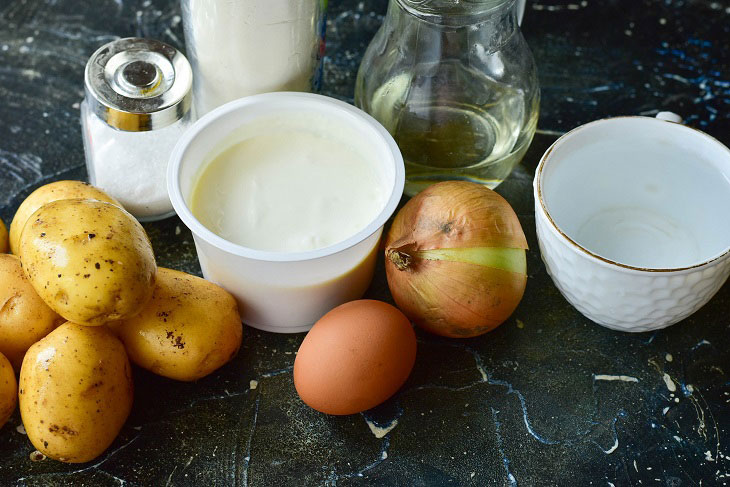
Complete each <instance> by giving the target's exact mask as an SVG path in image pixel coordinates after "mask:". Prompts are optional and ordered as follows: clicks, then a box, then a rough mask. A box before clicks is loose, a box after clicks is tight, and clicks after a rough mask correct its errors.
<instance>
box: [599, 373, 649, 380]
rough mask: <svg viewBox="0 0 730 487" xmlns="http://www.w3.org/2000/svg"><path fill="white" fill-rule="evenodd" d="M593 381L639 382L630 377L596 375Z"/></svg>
mask: <svg viewBox="0 0 730 487" xmlns="http://www.w3.org/2000/svg"><path fill="white" fill-rule="evenodd" d="M593 380H606V381H621V382H639V379H637V378H636V377H631V376H630V375H605V374H594V375H593Z"/></svg>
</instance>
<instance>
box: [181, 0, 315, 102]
mask: <svg viewBox="0 0 730 487" xmlns="http://www.w3.org/2000/svg"><path fill="white" fill-rule="evenodd" d="M323 3H324V2H321V0H296V1H293V0H236V1H219V0H183V24H184V28H185V40H186V45H187V51H188V52H187V53H188V57H189V58H190V61H191V64H192V66H193V71H194V81H193V94H194V103H195V108H196V110H197V115H198V116H201V115H203V114H205V113H207V112H209V111H210V110H212V109H214V108H216V107H218V106H220V105H222V104H224V103H227V102H229V101H232V100H235V99H237V98H241V97H243V96H248V95H254V94H257V93H265V92H270V91H310V90H311V88H312V82H313V77H314V76H315V72H316V71H317V69H318V64H319V60H320V59H319V58H320V56H319V55H318V53H319V49H320V42H321V40H322V36H323V30H324V23H323V22H322V19H323V12H322V10H323V6H322V4H323Z"/></svg>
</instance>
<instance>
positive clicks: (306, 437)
mask: <svg viewBox="0 0 730 487" xmlns="http://www.w3.org/2000/svg"><path fill="white" fill-rule="evenodd" d="M385 7H386V1H385V0H363V1H357V0H333V1H331V2H330V8H329V19H330V20H329V23H328V32H327V37H328V41H327V44H328V45H327V51H328V55H327V58H326V63H325V85H324V93H325V94H328V95H332V96H335V97H337V98H341V99H344V100H348V101H351V100H352V93H353V87H354V79H355V73H356V69H357V66H358V63H359V60H360V58H361V56H362V54H363V51H364V49H365V47H366V46H367V44H368V42H369V40H370V38H371V37H372V35H373V34H374V33H375V31H376V30H377V28H378V26H379V25H380V23H381V21H382V18H383V14H384V12H385ZM523 31H524V32H525V35H526V37H527V40H528V42H529V44H530V46H531V47H532V49H533V52H534V54H535V57H536V59H537V63H538V68H539V70H540V81H541V85H542V109H541V117H540V122H539V127H538V135H537V136H536V138H535V141H534V143H533V145H532V147H531V149H530V151H529V152H528V154H527V156H526V157H525V159H524V161H523V163H522V165H521V166H520V167H519V168H518V169H517V170H516V171H515V172H514V173H513V174H512V176H511V177H510V178H509V179H508V180H507V181H506V182H505V183H504V184H503V185H502V186H500V188H499V192H500V193H502V194H503V195H504V196H505V197H506V198H507V199H508V200H509V201H510V203H512V205H513V206H514V207H515V209H516V211H517V213H518V214H519V216H520V219H521V221H522V224H523V226H524V229H525V232H526V234H527V237H528V241H529V244H530V247H531V249H532V250H530V252H529V255H528V267H529V279H528V286H527V291H526V294H525V298H524V300H523V301H522V303H521V305H520V307H519V308H518V309H517V311H516V312H515V314H514V316H513V317H512V318H510V319H509V320H508V321H507V322H506V323H504V324H503V325H502V326H501V327H500V328H498V329H497V330H495V331H493V332H491V333H489V334H487V335H485V336H482V337H479V338H475V339H471V340H448V339H442V338H438V337H434V336H430V335H427V334H425V333H422V332H419V333H418V339H419V352H418V358H417V362H416V366H415V369H414V371H413V374H412V376H411V378H410V379H409V380H408V382H407V384H406V385H405V386H404V387H403V389H402V390H401V391H400V393H398V394H397V395H396V396H395V397H394V398H393V399H391V400H389V401H388V402H387V403H385V404H384V405H382V406H380V407H378V408H376V409H375V410H372V411H368V412H366V413H363V414H361V415H353V416H348V417H328V416H325V415H322V414H319V413H317V412H315V411H313V410H311V409H309V408H308V407H307V406H305V405H304V404H303V403H302V402H301V401H300V400H299V398H298V397H297V395H296V392H295V390H294V387H293V383H292V373H291V372H292V364H293V361H294V356H295V355H294V354H295V352H296V350H297V348H298V346H299V344H300V343H301V340H302V338H303V335H302V334H298V335H288V336H287V335H275V334H270V333H264V332H259V331H256V330H254V329H251V328H245V331H244V345H243V348H242V349H241V353H240V354H239V355H238V357H237V358H236V359H235V360H234V361H233V362H232V363H230V364H228V365H227V366H225V367H224V368H222V369H221V370H219V371H218V372H216V373H214V374H213V375H212V376H210V377H207V378H205V379H203V380H201V381H199V382H197V383H195V384H184V383H176V382H173V381H170V380H166V379H163V378H159V377H156V376H153V375H151V374H149V373H147V372H145V371H142V370H139V369H136V370H135V376H134V379H135V386H136V397H135V406H134V409H133V412H132V415H131V416H130V418H129V420H128V422H127V424H126V426H125V427H124V429H123V430H122V432H121V434H120V436H119V438H118V439H117V440H116V441H115V442H114V444H113V445H112V446H111V447H110V448H109V450H108V451H107V452H106V453H105V454H104V455H102V456H101V457H100V458H98V459H97V460H95V461H94V462H92V463H90V464H85V465H65V464H62V463H58V462H55V461H52V460H44V461H40V462H33V461H31V459H30V455H31V453H32V452H33V451H34V448H33V446H32V445H31V444H30V442H29V441H28V439H27V437H26V436H25V435H24V434H23V431H22V428H21V423H20V416H19V414H18V413H17V412H16V414H15V415H14V416H13V417H12V418H11V420H10V421H9V422H8V424H6V425H5V426H4V427H3V428H2V429H0V485H102V486H106V485H109V486H113V485H130V486H133V485H206V486H207V485H530V486H531V485H560V486H564V485H603V486H611V485H614V486H619V485H666V486H672V487H676V486H680V485H681V486H685V485H687V486H691V485H703V486H708V485H724V484H725V483H726V482H728V481H730V407H729V406H728V404H729V403H730V376H728V372H730V354H729V353H728V350H729V349H730V334H729V333H728V327H730V285H726V286H724V287H723V288H722V289H721V290H720V292H719V293H718V294H717V295H716V296H715V298H714V299H713V300H712V301H711V302H710V303H709V304H708V305H706V306H705V307H704V308H702V309H701V310H700V311H699V312H698V313H696V314H695V315H693V316H692V317H690V318H689V319H687V320H685V321H683V322H681V323H679V324H677V325H674V326H672V327H670V328H668V329H665V330H662V331H658V332H653V333H644V334H626V333H619V332H614V331H610V330H607V329H605V328H602V327H600V326H598V325H596V324H594V323H592V322H590V321H589V320H587V319H586V318H584V317H583V316H582V315H580V314H579V313H578V312H577V311H575V310H574V309H573V308H572V307H571V306H570V305H569V304H568V303H567V302H566V301H565V300H564V299H563V297H562V296H561V295H560V294H559V292H558V291H557V289H556V288H555V287H554V286H553V284H552V282H551V281H550V279H549V277H548V276H547V274H546V272H545V268H544V266H543V264H542V262H541V260H540V256H539V251H538V250H537V242H536V238H535V231H534V212H533V201H532V190H531V182H532V174H533V172H534V168H535V166H536V164H537V161H538V159H539V157H540V155H541V154H542V153H543V151H544V150H545V149H546V148H547V147H548V146H549V144H550V143H552V142H553V141H554V140H555V138H556V137H557V136H559V135H560V134H562V133H563V132H565V131H567V130H569V129H571V128H573V127H575V126H577V125H579V124H581V123H585V122H588V121H591V120H595V119H598V118H603V117H607V116H613V115H627V114H645V115H653V114H655V113H656V112H657V111H659V110H671V111H675V112H677V113H680V114H682V115H683V116H684V117H685V120H686V123H688V124H689V125H691V126H694V127H696V128H699V129H702V130H704V131H706V132H707V133H709V134H710V135H713V136H714V137H716V138H718V139H719V140H720V141H722V142H724V143H725V144H726V145H727V144H730V116H729V115H728V113H730V45H729V44H730V2H728V1H727V0H722V1H720V0H716V1H710V0H602V1H596V0H583V1H580V0H575V1H566V0H549V1H535V0H528V8H527V12H526V16H525V22H524V25H523ZM117 36H120V37H126V36H144V37H152V38H158V39H161V40H163V41H166V42H169V43H171V44H173V45H175V46H177V47H180V48H182V47H183V36H182V25H181V22H180V14H179V5H178V3H177V2H175V1H172V0H144V1H142V0H98V1H94V2H82V1H78V0H14V1H10V0H4V1H3V2H0V216H1V217H2V218H3V220H5V222H6V223H9V222H10V220H11V218H12V215H13V213H14V211H15V209H16V208H17V206H18V204H19V203H20V201H22V199H23V198H24V197H25V196H26V195H27V194H28V193H29V192H30V191H32V190H33V189H34V188H35V187H37V186H39V185H41V184H43V183H46V182H49V181H52V180H56V179H68V178H81V179H83V178H85V177H86V173H85V168H84V160H83V149H82V143H81V135H80V128H79V102H80V101H81V99H82V97H83V83H82V78H83V69H84V65H85V63H86V60H87V58H88V57H89V55H90V54H91V53H92V52H93V51H94V50H95V49H96V48H97V47H98V46H99V45H101V44H103V43H106V42H108V41H110V40H113V39H115V38H116V37H117ZM718 224H723V225H726V224H727V222H718ZM145 227H146V229H147V231H148V232H149V234H150V237H151V239H152V241H153V244H154V246H155V250H156V253H157V257H158V261H159V264H160V265H162V266H166V267H173V268H177V269H181V270H185V271H188V272H193V273H199V272H200V269H199V266H198V263H197V259H196V257H195V250H194V247H193V242H192V237H191V235H190V233H189V232H188V230H187V229H186V228H185V227H184V225H183V224H182V223H181V222H180V221H179V220H178V219H177V218H171V219H168V220H166V221H163V222H159V223H154V224H148V225H145ZM368 296H369V297H372V298H377V299H383V300H386V301H391V298H390V295H389V293H388V291H387V286H386V284H385V278H384V273H383V271H382V262H380V263H379V267H378V272H377V275H376V278H375V281H374V283H373V285H372V287H371V289H370V290H369V291H368ZM605 376H626V377H625V378H624V379H625V380H605V379H606V377H605ZM671 384H676V390H670V386H671ZM671 389H673V388H671Z"/></svg>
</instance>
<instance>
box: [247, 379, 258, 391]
mask: <svg viewBox="0 0 730 487" xmlns="http://www.w3.org/2000/svg"><path fill="white" fill-rule="evenodd" d="M258 386H259V381H257V380H252V381H250V382H249V383H248V388H249V389H251V390H252V391H253V390H256V388H257V387H258Z"/></svg>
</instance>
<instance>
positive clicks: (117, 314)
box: [20, 199, 157, 326]
mask: <svg viewBox="0 0 730 487" xmlns="http://www.w3.org/2000/svg"><path fill="white" fill-rule="evenodd" d="M20 261H21V262H22V264H23V270H24V272H25V275H26V276H27V277H28V280H29V281H30V283H31V284H32V285H33V287H34V288H35V290H36V292H37V293H38V295H39V296H40V297H41V298H42V299H43V300H44V301H45V302H46V303H47V304H48V306H50V307H51V308H52V309H53V310H54V311H56V312H57V313H58V314H60V315H61V316H63V317H64V318H66V319H67V320H68V321H72V322H74V323H78V324H81V325H89V326H97V325H102V324H104V323H106V322H109V321H114V320H119V319H123V318H127V317H129V316H133V315H135V314H137V313H138V312H139V311H140V310H141V309H142V307H143V306H144V305H145V304H146V303H147V301H148V300H149V298H150V297H151V296H152V291H153V289H154V280H155V274H156V272H157V265H156V264H155V256H154V253H153V251H152V245H151V244H150V241H149V238H147V234H146V233H145V231H144V229H143V228H142V225H140V224H139V222H137V220H135V219H134V217H133V216H132V215H130V214H129V213H127V212H126V211H124V210H123V209H121V208H119V207H117V206H115V205H112V204H110V203H104V202H100V201H94V200H79V199H77V200H60V201H54V202H52V203H48V204H47V205H44V206H42V207H41V208H40V209H39V210H38V211H36V212H35V213H34V214H33V215H32V216H31V219H30V220H29V221H28V223H27V225H26V226H25V229H24V230H23V235H22V236H21V238H20Z"/></svg>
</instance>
